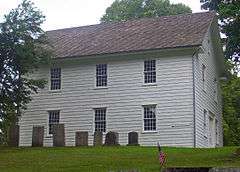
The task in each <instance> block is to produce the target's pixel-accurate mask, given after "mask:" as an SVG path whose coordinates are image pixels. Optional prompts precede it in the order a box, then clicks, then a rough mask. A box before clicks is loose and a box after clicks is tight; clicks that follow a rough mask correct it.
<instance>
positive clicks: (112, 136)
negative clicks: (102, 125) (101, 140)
mask: <svg viewBox="0 0 240 172" xmlns="http://www.w3.org/2000/svg"><path fill="white" fill-rule="evenodd" d="M104 145H106V146H116V145H119V143H118V133H117V132H112V131H109V132H108V133H107V134H106V137H105V144H104Z"/></svg>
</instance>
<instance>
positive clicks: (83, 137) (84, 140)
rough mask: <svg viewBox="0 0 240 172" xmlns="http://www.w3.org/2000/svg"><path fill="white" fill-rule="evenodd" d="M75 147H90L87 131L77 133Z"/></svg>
mask: <svg viewBox="0 0 240 172" xmlns="http://www.w3.org/2000/svg"><path fill="white" fill-rule="evenodd" d="M75 145H76V146H88V132H87V131H78V132H76V135H75Z"/></svg>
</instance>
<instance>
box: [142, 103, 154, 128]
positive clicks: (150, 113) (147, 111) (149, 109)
mask: <svg viewBox="0 0 240 172" xmlns="http://www.w3.org/2000/svg"><path fill="white" fill-rule="evenodd" d="M143 108H144V119H143V120H144V131H156V105H147V106H143Z"/></svg>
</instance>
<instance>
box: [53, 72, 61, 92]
mask: <svg viewBox="0 0 240 172" xmlns="http://www.w3.org/2000/svg"><path fill="white" fill-rule="evenodd" d="M58 89H61V68H51V90H58Z"/></svg>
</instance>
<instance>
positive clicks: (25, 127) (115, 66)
mask: <svg viewBox="0 0 240 172" xmlns="http://www.w3.org/2000/svg"><path fill="white" fill-rule="evenodd" d="M177 54H180V53H177ZM189 54H190V53H189ZM146 58H150V59H152V58H153V59H154V58H155V59H156V60H157V84H156V85H154V86H143V64H144V59H146ZM105 62H106V63H107V64H108V73H109V76H108V88H107V89H95V88H94V85H95V65H96V64H97V63H105ZM56 66H59V67H61V68H62V90H61V91H58V92H52V91H49V86H46V88H45V89H43V90H41V91H40V92H39V94H37V95H34V99H33V101H32V102H31V103H30V104H29V106H28V109H27V110H26V111H25V112H24V114H23V116H22V118H21V121H20V145H21V146H30V145H31V137H32V127H33V125H43V126H44V127H45V137H44V145H45V146H51V145H52V138H47V137H46V135H47V130H46V127H47V121H48V113H47V111H48V110H60V123H64V124H65V135H66V145H67V146H74V145H75V132H76V131H88V132H89V144H92V140H93V115H94V111H93V108H97V107H107V131H116V132H119V139H120V140H119V141H120V144H121V145H126V144H127V142H128V139H127V133H128V132H131V131H136V132H138V133H139V143H140V144H141V145H156V142H157V141H160V143H161V144H162V145H168V146H186V147H193V133H194V132H193V87H192V85H193V80H192V57H191V55H186V54H185V55H184V53H183V55H179V56H176V54H175V55H174V56H173V55H171V53H170V52H169V53H167V54H166V53H164V54H162V53H158V54H148V55H138V56H136V55H135V56H128V57H123V56H115V57H105V58H97V59H91V60H69V61H66V60H64V61H61V62H56ZM36 77H44V78H49V68H48V67H45V68H41V69H40V70H39V72H38V73H36ZM145 104H157V132H156V133H143V132H142V131H143V112H142V110H143V109H142V105H145ZM198 125H199V124H198Z"/></svg>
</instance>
